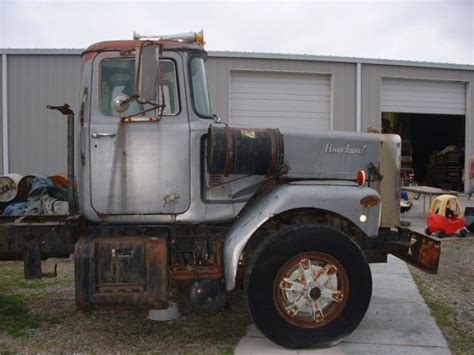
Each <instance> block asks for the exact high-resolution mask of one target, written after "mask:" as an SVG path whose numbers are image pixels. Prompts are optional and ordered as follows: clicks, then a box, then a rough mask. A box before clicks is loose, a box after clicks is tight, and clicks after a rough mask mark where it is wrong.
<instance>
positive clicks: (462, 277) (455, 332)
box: [411, 233, 474, 354]
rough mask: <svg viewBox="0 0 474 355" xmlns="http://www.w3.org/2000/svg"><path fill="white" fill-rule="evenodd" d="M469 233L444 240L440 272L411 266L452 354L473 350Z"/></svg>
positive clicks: (473, 257)
mask: <svg viewBox="0 0 474 355" xmlns="http://www.w3.org/2000/svg"><path fill="white" fill-rule="evenodd" d="M469 235H470V236H469V237H468V238H464V239H460V238H450V237H447V238H445V239H444V240H443V242H442V244H441V260H440V265H439V272H438V275H430V274H426V273H424V272H422V271H419V270H417V269H415V268H413V267H411V271H412V273H413V275H414V278H415V281H416V283H417V285H418V288H419V290H420V292H421V294H422V296H423V298H424V299H425V301H426V303H427V305H428V306H429V307H430V310H431V313H432V315H433V316H434V317H435V319H436V322H437V324H438V326H439V327H440V329H441V331H442V333H443V335H444V337H445V338H446V340H447V341H448V344H449V347H450V349H451V351H452V352H453V354H474V236H473V234H472V233H470V234H469Z"/></svg>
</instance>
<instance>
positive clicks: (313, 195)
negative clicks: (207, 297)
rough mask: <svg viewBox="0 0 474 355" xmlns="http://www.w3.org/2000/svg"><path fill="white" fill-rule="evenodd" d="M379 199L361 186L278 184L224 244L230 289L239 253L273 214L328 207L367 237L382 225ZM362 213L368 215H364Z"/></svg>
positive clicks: (236, 224)
mask: <svg viewBox="0 0 474 355" xmlns="http://www.w3.org/2000/svg"><path fill="white" fill-rule="evenodd" d="M364 198H366V199H365V200H364V201H375V203H364V202H363V199H364ZM379 201H380V197H379V194H378V193H377V191H375V190H374V189H372V188H368V187H360V186H358V185H327V184H325V185H324V184H314V183H310V182H297V183H288V184H282V185H278V186H277V187H275V188H274V189H272V190H271V191H269V192H267V193H266V194H265V195H263V196H261V197H259V198H258V200H256V201H254V203H252V204H251V205H248V206H246V207H245V208H244V209H243V211H242V212H241V214H240V215H239V217H238V218H237V220H236V221H235V222H234V224H233V226H232V227H231V229H230V230H229V234H228V235H227V237H226V239H225V242H224V247H223V256H224V273H225V284H226V289H227V291H232V290H233V289H234V288H235V279H236V275H237V268H238V264H239V259H240V255H241V254H242V251H243V250H244V247H245V245H246V244H247V242H248V240H249V239H250V238H251V237H252V235H253V233H255V231H256V230H257V229H258V228H259V227H260V226H262V225H263V224H264V223H265V222H267V221H268V220H270V219H271V218H272V217H273V216H275V215H278V214H280V213H283V212H286V211H290V210H295V209H300V208H314V209H319V210H325V211H329V212H333V213H336V214H338V215H340V216H342V217H344V218H346V219H348V220H350V221H351V222H353V223H354V224H355V225H356V226H358V227H359V228H360V229H361V230H362V231H363V232H364V233H365V234H366V235H367V236H369V237H375V236H377V233H378V228H379V225H380V216H381V205H380V202H379ZM364 205H365V206H364ZM362 215H365V216H366V217H365V218H364V217H361V216H362Z"/></svg>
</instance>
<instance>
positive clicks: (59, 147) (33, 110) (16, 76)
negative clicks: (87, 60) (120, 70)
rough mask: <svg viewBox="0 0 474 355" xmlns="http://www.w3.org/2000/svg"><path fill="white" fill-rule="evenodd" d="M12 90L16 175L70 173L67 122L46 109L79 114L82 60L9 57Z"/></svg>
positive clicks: (12, 147)
mask: <svg viewBox="0 0 474 355" xmlns="http://www.w3.org/2000/svg"><path fill="white" fill-rule="evenodd" d="M8 85H9V90H8V101H9V107H8V110H9V128H10V129H9V131H10V135H9V137H10V157H11V160H10V171H11V172H17V173H20V174H26V173H45V174H52V173H56V172H59V171H62V170H66V162H67V159H66V120H65V118H64V116H63V115H61V114H59V113H58V112H57V111H50V110H48V109H47V108H46V105H48V104H50V105H62V104H64V103H69V104H70V105H71V107H72V108H73V109H74V111H75V112H77V107H78V101H79V86H80V56H65V55H9V56H8Z"/></svg>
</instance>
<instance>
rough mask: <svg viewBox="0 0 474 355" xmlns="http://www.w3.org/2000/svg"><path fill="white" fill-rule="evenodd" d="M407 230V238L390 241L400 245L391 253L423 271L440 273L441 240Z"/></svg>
mask: <svg viewBox="0 0 474 355" xmlns="http://www.w3.org/2000/svg"><path fill="white" fill-rule="evenodd" d="M405 232H406V233H409V235H408V236H407V237H408V238H407V239H406V240H404V241H403V242H400V241H398V242H395V241H394V242H390V244H392V245H396V246H398V248H397V250H396V251H390V254H392V255H394V256H396V257H398V258H400V259H402V260H404V261H406V262H407V263H409V264H411V265H413V266H415V267H417V268H418V269H420V270H422V271H425V272H428V273H430V274H436V273H438V264H439V257H440V254H441V242H440V241H439V240H437V239H435V238H432V237H428V236H426V235H423V234H420V233H417V232H415V231H412V230H406V231H405ZM400 247H401V248H400Z"/></svg>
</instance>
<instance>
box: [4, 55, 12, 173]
mask: <svg viewBox="0 0 474 355" xmlns="http://www.w3.org/2000/svg"><path fill="white" fill-rule="evenodd" d="M8 130H9V128H8V67H7V55H6V54H2V133H3V171H2V173H3V174H8V173H9V172H10V152H9V142H8V137H9V134H8Z"/></svg>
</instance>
